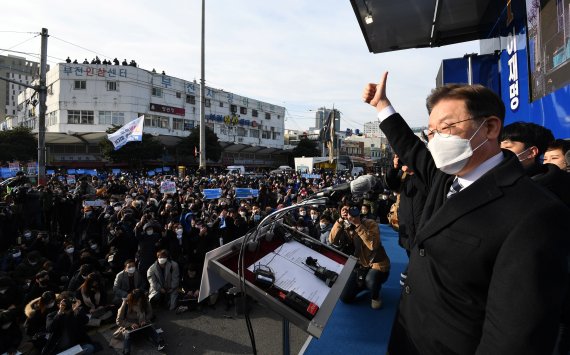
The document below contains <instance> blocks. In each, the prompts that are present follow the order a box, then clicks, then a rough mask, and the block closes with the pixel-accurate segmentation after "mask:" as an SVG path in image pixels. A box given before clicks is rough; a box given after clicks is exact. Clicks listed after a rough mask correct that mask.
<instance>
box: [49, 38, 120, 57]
mask: <svg viewBox="0 0 570 355" xmlns="http://www.w3.org/2000/svg"><path fill="white" fill-rule="evenodd" d="M50 37H51V38H54V39H57V40H59V41H62V42H64V43H67V44H70V45H72V46H75V47H77V48H81V49H83V50H86V51H88V52H91V53H94V54H96V55H100V56H101V57H103V58H112V57H111V56H108V55H105V54H102V53H99V52H95V51H92V50H91V49H89V48H85V47H82V46H80V45H78V44H75V43H71V42H69V41H66V40H64V39H61V38H59V37H56V36H54V35H50Z"/></svg>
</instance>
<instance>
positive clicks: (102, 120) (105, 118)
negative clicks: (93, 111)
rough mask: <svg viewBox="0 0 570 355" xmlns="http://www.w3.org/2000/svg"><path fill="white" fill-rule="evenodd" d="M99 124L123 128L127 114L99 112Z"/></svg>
mask: <svg viewBox="0 0 570 355" xmlns="http://www.w3.org/2000/svg"><path fill="white" fill-rule="evenodd" d="M99 124H106V125H110V124H114V125H117V126H122V125H124V124H125V113H124V112H112V111H99Z"/></svg>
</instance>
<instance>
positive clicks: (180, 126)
mask: <svg viewBox="0 0 570 355" xmlns="http://www.w3.org/2000/svg"><path fill="white" fill-rule="evenodd" d="M172 129H177V130H179V131H183V130H184V119H183V118H174V119H173V120H172Z"/></svg>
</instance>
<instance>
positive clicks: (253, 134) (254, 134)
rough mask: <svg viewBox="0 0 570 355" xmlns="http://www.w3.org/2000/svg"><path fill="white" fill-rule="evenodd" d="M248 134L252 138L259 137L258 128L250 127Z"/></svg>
mask: <svg viewBox="0 0 570 355" xmlns="http://www.w3.org/2000/svg"><path fill="white" fill-rule="evenodd" d="M249 136H250V137H253V138H259V130H258V129H250V130H249Z"/></svg>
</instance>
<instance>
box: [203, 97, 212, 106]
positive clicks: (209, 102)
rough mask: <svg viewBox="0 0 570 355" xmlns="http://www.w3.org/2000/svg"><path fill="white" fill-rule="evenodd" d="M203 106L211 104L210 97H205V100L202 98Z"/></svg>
mask: <svg viewBox="0 0 570 355" xmlns="http://www.w3.org/2000/svg"><path fill="white" fill-rule="evenodd" d="M204 106H206V107H210V106H212V102H211V101H210V99H205V100H204Z"/></svg>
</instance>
